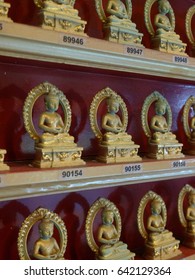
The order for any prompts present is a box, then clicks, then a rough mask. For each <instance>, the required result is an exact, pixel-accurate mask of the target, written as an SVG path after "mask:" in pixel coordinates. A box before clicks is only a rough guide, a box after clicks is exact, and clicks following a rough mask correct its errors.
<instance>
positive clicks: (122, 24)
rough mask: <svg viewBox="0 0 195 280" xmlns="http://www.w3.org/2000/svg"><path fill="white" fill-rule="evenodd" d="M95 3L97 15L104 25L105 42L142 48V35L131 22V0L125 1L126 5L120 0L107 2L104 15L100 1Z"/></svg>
mask: <svg viewBox="0 0 195 280" xmlns="http://www.w3.org/2000/svg"><path fill="white" fill-rule="evenodd" d="M95 2H96V10H97V13H98V15H99V17H100V19H101V20H102V22H103V23H104V27H103V28H104V33H105V38H106V40H109V41H112V42H116V43H121V44H133V45H135V44H136V45H137V46H141V47H143V45H142V44H141V41H142V36H143V34H141V33H139V32H138V30H137V29H136V24H135V23H133V22H132V21H131V15H132V3H131V0H126V5H125V4H124V3H123V1H121V0H108V2H107V6H106V9H105V10H106V13H105V11H104V8H103V5H102V0H95ZM106 14H108V16H107V15H106Z"/></svg>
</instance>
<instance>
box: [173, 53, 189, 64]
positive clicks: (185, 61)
mask: <svg viewBox="0 0 195 280" xmlns="http://www.w3.org/2000/svg"><path fill="white" fill-rule="evenodd" d="M173 62H175V63H180V64H188V57H185V56H177V55H174V56H173Z"/></svg>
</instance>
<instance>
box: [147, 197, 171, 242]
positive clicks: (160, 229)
mask: <svg viewBox="0 0 195 280" xmlns="http://www.w3.org/2000/svg"><path fill="white" fill-rule="evenodd" d="M161 211H162V205H161V202H160V201H159V200H157V199H154V200H153V201H152V202H151V215H150V216H149V217H148V221H147V230H148V232H149V233H148V244H151V245H162V244H164V243H166V242H167V240H170V239H171V238H172V235H173V234H172V232H169V231H168V230H166V229H165V226H166V225H165V221H164V220H163V218H162V216H161Z"/></svg>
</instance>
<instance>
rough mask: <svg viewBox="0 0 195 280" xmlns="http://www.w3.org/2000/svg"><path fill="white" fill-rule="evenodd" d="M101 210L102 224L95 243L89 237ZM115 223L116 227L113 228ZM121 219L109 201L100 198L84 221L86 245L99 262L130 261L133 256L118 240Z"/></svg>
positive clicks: (91, 237) (125, 245)
mask: <svg viewBox="0 0 195 280" xmlns="http://www.w3.org/2000/svg"><path fill="white" fill-rule="evenodd" d="M100 209H102V214H101V218H102V224H101V225H100V226H99V227H98V233H97V241H98V243H99V244H100V245H98V244H96V241H95V239H94V238H93V236H92V235H91V233H92V232H93V230H92V227H93V221H94V218H95V215H96V214H97V212H98V211H99V210H100ZM115 223H116V226H115ZM120 232H121V219H120V214H119V212H118V209H117V208H116V206H115V205H114V204H113V203H111V202H110V201H109V200H107V199H104V198H100V199H98V200H97V201H96V202H95V203H94V204H93V205H92V206H91V208H90V210H89V212H88V216H87V221H86V235H87V240H88V244H89V246H90V247H91V249H92V250H93V251H94V252H95V253H96V259H99V260H130V259H134V256H135V254H134V253H132V252H130V251H129V250H128V248H127V244H125V243H123V242H122V241H120V240H119V238H120Z"/></svg>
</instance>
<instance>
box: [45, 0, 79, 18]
mask: <svg viewBox="0 0 195 280" xmlns="http://www.w3.org/2000/svg"><path fill="white" fill-rule="evenodd" d="M44 10H46V11H50V12H53V13H54V14H55V13H57V14H59V13H60V14H63V13H64V14H65V15H67V16H73V17H76V18H78V17H79V16H78V11H77V10H76V9H74V8H73V7H72V6H71V5H70V0H46V1H44Z"/></svg>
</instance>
